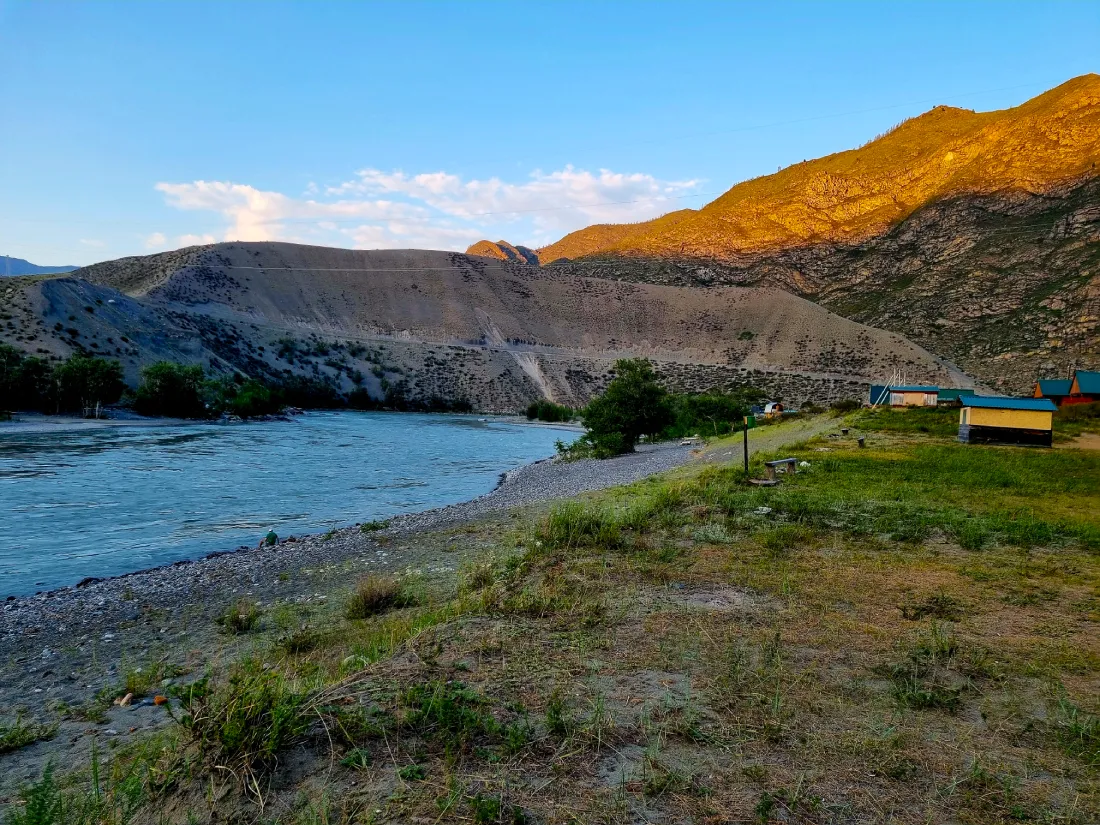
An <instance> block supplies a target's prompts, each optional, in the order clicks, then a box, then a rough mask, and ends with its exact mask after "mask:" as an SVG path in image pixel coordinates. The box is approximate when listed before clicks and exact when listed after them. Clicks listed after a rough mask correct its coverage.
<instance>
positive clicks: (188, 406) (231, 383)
mask: <svg viewBox="0 0 1100 825" xmlns="http://www.w3.org/2000/svg"><path fill="white" fill-rule="evenodd" d="M0 400H2V401H3V406H0V410H5V409H8V408H10V409H12V410H33V411H36V412H41V413H47V414H61V413H77V414H82V413H85V412H86V411H88V410H98V409H99V408H101V407H103V406H106V405H110V404H116V403H119V402H120V401H121V402H122V403H124V404H127V405H129V406H132V407H133V409H134V410H135V411H136V412H138V413H140V414H142V415H149V416H167V417H172V418H195V419H202V418H215V417H217V416H219V415H222V414H223V413H224V414H231V415H237V416H239V417H241V418H252V417H257V416H263V415H271V414H274V413H277V412H279V411H280V410H282V409H283V408H284V407H287V406H294V407H301V408H305V409H340V408H348V407H350V408H352V409H357V410H375V409H397V410H401V411H415V412H471V411H472V409H473V408H472V406H471V405H470V403H469V402H468V401H465V400H464V399H457V400H447V399H443V398H439V397H437V396H432V397H430V398H428V399H409V398H407V397H406V396H405V395H404V394H403V393H402V392H400V391H399V390H393V389H392V388H391V391H388V392H387V393H386V394H385V397H384V398H381V399H375V398H373V397H372V396H371V395H370V394H369V393H368V392H367V391H366V390H364V389H362V388H357V389H355V390H352V391H351V392H350V393H347V394H344V393H341V392H339V391H338V390H337V389H336V387H335V386H333V385H332V383H331V382H328V381H324V380H321V379H317V378H309V377H306V376H298V375H286V376H284V377H283V378H281V379H278V380H272V379H267V380H259V379H256V378H251V377H246V376H245V375H242V374H241V373H239V372H235V373H233V374H232V375H219V376H207V374H206V372H205V370H204V369H203V368H202V366H200V365H198V364H192V365H188V364H178V363H174V362H172V361H157V362H155V363H153V364H150V365H149V366H146V367H144V368H143V369H142V371H141V381H140V382H139V384H138V386H137V388H136V389H135V390H133V391H130V390H129V389H128V388H127V386H126V384H125V382H124V381H123V375H122V367H121V365H120V364H119V362H118V361H115V360H112V359H108V358H102V357H98V356H94V355H88V354H85V353H75V354H74V355H72V356H70V357H69V358H67V359H64V360H62V361H60V363H56V364H55V363H54V362H52V361H50V360H48V359H46V358H42V357H39V356H33V355H25V354H23V353H22V352H20V351H19V350H17V349H16V348H14V347H12V346H9V345H7V344H2V343H0Z"/></svg>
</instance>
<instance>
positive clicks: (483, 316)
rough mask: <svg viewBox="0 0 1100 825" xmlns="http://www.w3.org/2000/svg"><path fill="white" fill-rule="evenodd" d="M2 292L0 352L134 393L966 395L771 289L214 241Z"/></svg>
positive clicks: (933, 361) (511, 402)
mask: <svg viewBox="0 0 1100 825" xmlns="http://www.w3.org/2000/svg"><path fill="white" fill-rule="evenodd" d="M143 273H144V274H143ZM116 290H117V291H116ZM10 292H11V294H10V295H8V296H7V297H8V298H9V300H10V304H9V305H10V306H11V307H12V310H13V318H12V320H11V321H9V323H8V327H7V328H6V330H5V338H7V339H9V340H12V341H13V342H15V343H17V344H18V345H20V346H22V347H23V348H24V349H27V350H28V351H32V352H33V351H34V350H35V349H44V350H46V351H48V352H50V353H54V354H59V355H61V354H65V353H66V352H67V351H72V350H73V349H77V348H83V349H90V350H91V351H96V352H100V353H103V354H108V355H112V356H114V357H118V358H121V359H122V360H123V363H124V365H125V367H126V370H127V374H128V376H129V377H130V378H131V380H134V379H136V376H137V373H138V370H139V369H140V367H141V366H142V365H143V364H145V363H148V362H149V361H151V360H156V359H157V358H162V357H172V358H173V359H174V360H187V361H192V362H197V363H203V364H205V365H206V366H208V367H210V368H212V369H215V370H218V371H229V370H239V371H241V372H245V373H248V374H253V375H271V376H278V375H282V374H286V373H287V372H289V373H292V374H303V375H307V376H311V377H315V378H320V379H323V380H327V381H331V382H333V383H334V384H335V385H336V386H337V387H338V388H340V389H341V390H342V391H350V390H351V389H352V388H353V387H355V386H361V387H365V388H366V389H368V391H370V392H371V393H372V394H373V395H376V397H382V396H383V395H384V394H385V392H386V391H387V390H390V389H394V388H397V389H400V390H401V391H402V392H405V393H407V394H408V395H409V396H413V397H430V396H432V395H436V396H439V397H443V398H451V399H457V398H464V399H467V400H469V401H471V402H472V403H473V404H474V405H475V406H476V407H478V408H479V409H484V410H515V409H517V408H519V407H521V406H523V405H524V404H526V403H527V402H528V401H530V400H532V399H533V398H538V397H540V396H542V397H548V398H551V399H553V400H556V401H559V402H562V403H570V404H579V403H583V402H584V401H585V400H587V398H589V397H590V396H591V395H592V393H593V392H595V391H597V390H598V389H599V388H600V387H601V386H602V385H603V383H604V381H605V380H606V377H607V371H608V368H609V367H610V365H611V363H612V362H613V361H614V359H616V358H619V357H628V356H645V357H649V358H652V359H653V360H654V361H656V362H657V363H658V365H659V368H660V370H661V372H662V374H663V375H665V377H666V379H667V380H668V382H669V383H670V384H671V385H672V386H676V387H680V388H685V389H687V388H692V389H704V388H707V387H710V386H715V385H731V384H733V383H736V382H745V381H751V382H753V383H756V384H760V385H764V386H765V387H768V388H769V389H771V390H772V391H773V392H775V393H777V394H782V395H784V396H786V397H787V398H791V399H798V400H802V399H806V398H815V399H820V400H828V399H831V398H837V397H844V396H854V395H860V394H862V391H863V387H864V386H865V385H866V384H867V383H870V382H872V381H877V380H881V379H882V378H883V376H888V375H889V374H890V373H891V372H892V371H893V370H895V369H901V370H904V371H906V372H907V373H908V374H909V375H910V376H911V377H912V379H913V380H929V381H936V382H938V383H943V384H947V385H953V384H955V383H958V382H962V383H967V379H966V377H965V376H963V375H962V374H961V373H959V372H958V371H957V370H955V369H953V368H952V367H951V366H950V365H949V364H946V363H945V362H943V361H941V360H940V359H938V358H936V357H935V356H933V355H932V354H930V353H929V352H927V351H926V350H924V349H922V348H920V347H918V346H916V345H914V344H912V343H911V342H909V341H907V340H906V339H904V338H903V337H901V336H899V335H896V334H893V333H888V332H883V331H882V330H878V329H875V328H872V327H868V326H864V325H862V324H858V323H855V322H852V321H849V320H846V319H844V318H841V317H839V316H837V315H835V314H833V313H831V312H828V311H827V310H825V309H822V308H821V307H819V306H816V305H814V304H812V303H810V302H809V301H806V300H804V299H802V298H799V297H797V296H794V295H792V294H790V293H788V292H784V291H782V290H779V289H774V288H744V287H738V286H731V287H724V288H720V289H711V290H699V289H695V288H693V287H685V286H670V285H662V284H645V283H632V282H629V281H616V280H605V279H600V278H590V277H583V276H580V275H575V274H571V273H568V272H562V271H556V270H545V269H544V270H540V269H537V268H532V267H530V266H525V265H516V264H512V263H509V262H506V261H498V260H490V259H485V258H478V257H472V256H466V255H458V254H454V253H447V252H423V251H411V250H402V251H373V252H363V251H352V250H340V249H330V248H324V247H309V246H300V245H295V244H282V243H231V244H218V245H214V246H210V247H201V248H192V249H189V250H180V251H178V252H174V253H166V254H164V255H153V256H148V257H147V258H144V259H132V258H131V259H123V260H121V261H113V262H107V263H104V264H98V265H96V266H93V267H87V268H85V269H82V270H79V271H77V272H76V273H74V275H73V277H70V278H63V279H36V280H25V281H23V282H21V288H20V289H19V290H10ZM15 313H18V315H16V314H15Z"/></svg>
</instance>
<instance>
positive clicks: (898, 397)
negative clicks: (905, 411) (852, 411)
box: [870, 385, 940, 407]
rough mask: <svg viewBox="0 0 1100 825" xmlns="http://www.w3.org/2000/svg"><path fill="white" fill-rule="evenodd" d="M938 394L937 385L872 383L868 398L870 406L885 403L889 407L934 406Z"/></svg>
mask: <svg viewBox="0 0 1100 825" xmlns="http://www.w3.org/2000/svg"><path fill="white" fill-rule="evenodd" d="M939 395H940V388H939V387H926V386H918V385H905V386H874V385H872V387H871V395H870V400H871V405H872V406H875V405H877V404H886V405H887V406H890V407H934V406H936V400H937V399H938V398H939Z"/></svg>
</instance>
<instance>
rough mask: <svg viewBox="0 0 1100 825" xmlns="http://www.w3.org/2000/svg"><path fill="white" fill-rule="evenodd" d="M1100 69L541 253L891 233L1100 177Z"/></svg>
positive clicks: (658, 252) (651, 250)
mask: <svg viewBox="0 0 1100 825" xmlns="http://www.w3.org/2000/svg"><path fill="white" fill-rule="evenodd" d="M1098 164H1100V75H1095V74H1090V75H1084V76H1082V77H1078V78H1075V79H1073V80H1071V81H1069V82H1067V83H1064V84H1062V85H1061V86H1058V87H1057V88H1055V89H1052V90H1050V91H1049V92H1046V93H1045V94H1042V95H1039V96H1038V97H1035V98H1033V99H1031V100H1029V101H1027V102H1026V103H1024V104H1022V105H1020V106H1017V107H1015V108H1012V109H1005V110H1003V111H998V112H972V111H969V110H966V109H955V108H951V107H947V106H938V107H936V108H935V109H932V110H931V111H930V112H926V113H925V114H923V115H921V116H919V117H915V118H913V119H911V120H908V121H906V122H904V123H902V124H900V125H899V126H897V127H896V128H894V129H893V130H891V131H890V132H888V133H887V134H885V135H882V136H880V137H878V138H876V139H875V140H872V141H871V142H869V143H867V144H866V145H864V146H862V147H860V148H859V149H853V150H851V151H848V152H840V153H838V154H835V155H829V156H828V157H823V158H818V159H816V160H811V161H805V162H803V163H797V164H795V165H793V166H790V167H788V168H786V169H783V170H782V171H780V172H777V173H776V174H774V175H767V176H764V177H760V178H756V179H755V180H750V181H745V182H744V183H740V184H738V185H737V186H734V187H733V188H732V189H730V190H729V191H728V192H726V193H725V194H724V195H722V196H721V197H719V198H718V199H717V200H714V201H712V202H711V203H709V204H707V205H706V206H704V207H703V208H702V209H700V210H698V211H695V212H692V211H690V210H688V211H685V212H677V213H672V214H670V215H666V216H664V217H662V218H658V219H656V220H655V221H650V222H648V223H644V224H635V225H621V226H618V227H610V226H600V227H590V228H589V229H586V230H581V231H580V232H576V233H573V234H572V235H568V236H566V237H565V238H563V239H562V240H561V241H559V242H558V243H556V244H552V245H550V246H548V247H545V248H543V249H540V250H539V259H540V260H541V261H542V262H543V263H549V262H551V261H553V260H556V259H559V258H562V257H567V258H577V257H583V256H585V255H594V254H605V255H623V256H629V257H660V258H667V257H687V258H704V259H708V260H725V259H727V258H730V257H735V256H737V255H741V254H744V253H747V252H757V251H762V250H777V249H786V248H790V247H793V246H805V245H811V244H819V243H822V242H852V241H858V240H864V239H867V238H870V237H874V236H876V235H879V234H881V233H883V232H885V231H887V230H889V229H890V228H891V227H893V226H895V225H897V224H898V223H899V222H900V221H902V220H904V219H905V218H907V217H908V216H910V215H912V214H913V213H914V212H916V211H917V210H918V209H921V208H923V207H925V206H928V205H930V204H932V203H935V202H938V201H942V200H945V199H948V198H952V197H958V196H962V195H974V194H986V193H992V192H1005V191H1023V192H1038V191H1042V190H1045V189H1047V188H1050V187H1055V186H1059V185H1062V184H1064V183H1065V182H1067V181H1070V180H1074V179H1077V178H1080V177H1081V176H1082V175H1087V174H1100V172H1098V170H1097V165H1098Z"/></svg>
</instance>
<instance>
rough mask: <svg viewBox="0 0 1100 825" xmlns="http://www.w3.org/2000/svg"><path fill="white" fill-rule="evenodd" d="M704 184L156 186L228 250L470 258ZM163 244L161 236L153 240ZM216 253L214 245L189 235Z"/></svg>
mask: <svg viewBox="0 0 1100 825" xmlns="http://www.w3.org/2000/svg"><path fill="white" fill-rule="evenodd" d="M697 186H698V181H693V180H689V181H664V180H660V179H657V178H655V177H653V176H652V175H646V174H641V173H634V174H622V173H617V172H612V171H610V170H608V169H601V170H600V171H599V172H596V173H593V172H589V171H586V170H583V169H574V168H573V167H572V166H567V167H565V168H564V169H561V170H558V171H556V172H550V173H544V172H541V171H535V172H533V173H532V174H531V175H530V176H529V177H528V179H527V180H525V181H523V182H521V183H509V182H505V181H502V180H500V179H499V178H489V179H485V180H477V179H473V180H464V179H462V178H461V177H460V176H458V175H454V174H451V173H448V172H442V171H441V172H431V173H425V174H419V175H407V174H405V173H404V172H401V171H393V172H382V171H380V170H378V169H364V170H362V171H360V172H358V173H357V174H356V176H355V177H354V178H353V179H352V180H350V181H347V182H345V183H342V184H339V185H337V186H330V187H327V188H326V189H325V190H324V192H323V193H321V191H320V190H319V189H317V188H316V187H314V186H313V185H311V186H310V187H309V189H308V190H307V194H306V196H304V197H301V198H295V197H291V196H288V195H284V194H282V193H280V192H272V191H263V190H260V189H256V188H255V187H252V186H249V185H247V184H239V183H231V182H224V181H201V180H200V181H194V182H192V183H158V184H157V186H156V188H157V189H158V190H159V191H160V192H162V193H164V195H165V199H166V201H167V202H168V204H169V205H171V206H174V207H176V208H178V209H183V210H190V211H207V212H217V213H219V214H221V215H222V217H223V218H225V219H226V221H227V227H226V230H225V234H224V238H225V240H242V241H266V240H286V241H299V242H309V243H341V244H346V243H348V242H349V241H350V242H351V243H353V244H354V245H355V246H356V247H358V248H401V247H411V248H421V249H424V248H427V249H464V248H466V247H467V246H468V245H469V244H471V243H473V242H474V241H476V240H479V239H480V238H483V237H488V238H491V239H493V240H495V239H496V238H498V237H507V238H508V239H509V240H512V241H514V242H517V243H527V244H530V245H538V244H542V243H546V242H549V241H551V240H555V239H556V238H557V237H560V236H561V235H563V234H565V233H567V232H571V231H573V230H575V229H579V228H581V227H584V226H587V225H589V224H592V223H610V222H632V221H640V220H646V219H648V218H652V217H656V216H657V215H660V214H663V213H665V212H669V211H672V210H674V209H679V208H681V207H682V206H684V205H685V201H684V197H685V196H690V194H691V193H692V192H693V191H694V190H695V189H696V187H697ZM157 234H158V235H159V234H160V233H157ZM184 239H187V243H211V242H213V240H214V239H213V237H212V236H210V235H203V236H195V235H186V236H183V237H181V238H180V239H179V240H180V241H181V242H182V241H183V240H184Z"/></svg>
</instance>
